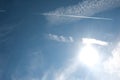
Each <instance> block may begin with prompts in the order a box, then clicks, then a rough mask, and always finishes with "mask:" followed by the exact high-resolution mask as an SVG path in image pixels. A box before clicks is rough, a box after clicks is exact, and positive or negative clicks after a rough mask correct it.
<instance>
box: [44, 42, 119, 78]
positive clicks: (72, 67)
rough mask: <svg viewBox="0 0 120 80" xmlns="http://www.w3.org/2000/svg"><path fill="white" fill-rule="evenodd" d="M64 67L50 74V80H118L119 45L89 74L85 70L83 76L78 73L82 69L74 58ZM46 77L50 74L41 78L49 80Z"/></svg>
mask: <svg viewBox="0 0 120 80" xmlns="http://www.w3.org/2000/svg"><path fill="white" fill-rule="evenodd" d="M95 41H96V40H95ZM66 65H67V66H66ZM66 65H65V66H62V68H60V69H59V70H56V71H55V72H54V73H52V72H50V73H51V74H53V75H52V76H53V77H52V79H50V80H90V79H91V78H92V80H120V43H118V45H117V46H116V47H115V48H114V50H113V51H112V55H111V56H108V58H107V59H106V60H105V61H102V62H101V64H100V65H99V66H96V68H94V69H92V70H90V72H89V70H88V69H87V72H86V73H85V75H83V76H82V74H81V71H80V72H79V70H80V69H83V68H82V66H81V65H80V63H79V62H78V61H76V58H74V59H72V60H70V63H68V62H67V63H66ZM76 73H77V74H80V75H81V77H76V76H75V75H76ZM46 75H47V76H46ZM48 75H50V74H48V73H46V74H45V75H44V76H43V80H49V76H48ZM44 77H45V78H44Z"/></svg>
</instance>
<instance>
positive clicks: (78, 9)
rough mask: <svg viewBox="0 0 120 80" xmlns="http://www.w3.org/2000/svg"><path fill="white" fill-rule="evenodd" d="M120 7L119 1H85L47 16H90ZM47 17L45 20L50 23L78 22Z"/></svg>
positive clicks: (70, 19) (64, 18) (60, 17)
mask: <svg viewBox="0 0 120 80" xmlns="http://www.w3.org/2000/svg"><path fill="white" fill-rule="evenodd" d="M119 6H120V0H85V1H83V2H79V3H78V4H76V5H74V6H68V7H61V8H59V9H56V10H54V11H50V12H48V13H47V14H54V15H76V16H92V15H94V14H96V13H99V12H103V11H105V10H110V9H113V8H116V7H119ZM54 15H53V16H52V15H51V16H49V15H47V16H46V18H47V19H48V21H49V22H50V23H57V22H58V21H59V22H63V21H73V20H78V18H77V19H75V18H68V17H67V18H66V17H64V16H63V17H62V16H54Z"/></svg>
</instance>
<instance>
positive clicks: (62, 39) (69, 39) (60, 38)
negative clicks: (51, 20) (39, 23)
mask: <svg viewBox="0 0 120 80" xmlns="http://www.w3.org/2000/svg"><path fill="white" fill-rule="evenodd" d="M48 37H49V38H50V39H51V40H55V41H58V42H74V40H73V38H72V37H71V36H69V37H64V36H58V35H54V34H48Z"/></svg>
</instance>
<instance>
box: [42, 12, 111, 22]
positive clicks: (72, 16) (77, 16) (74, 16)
mask: <svg viewBox="0 0 120 80" xmlns="http://www.w3.org/2000/svg"><path fill="white" fill-rule="evenodd" d="M42 15H47V16H59V17H71V18H85V19H100V20H112V19H111V18H103V17H89V16H79V15H63V14H62V15H61V14H49V13H44V14H42Z"/></svg>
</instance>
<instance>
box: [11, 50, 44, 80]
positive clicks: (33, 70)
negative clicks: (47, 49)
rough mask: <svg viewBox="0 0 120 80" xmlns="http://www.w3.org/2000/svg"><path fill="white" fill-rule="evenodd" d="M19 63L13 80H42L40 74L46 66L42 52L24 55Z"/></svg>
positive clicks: (12, 77)
mask: <svg viewBox="0 0 120 80" xmlns="http://www.w3.org/2000/svg"><path fill="white" fill-rule="evenodd" d="M24 56H26V57H22V61H21V62H19V64H18V66H17V68H16V69H15V72H14V73H13V74H12V76H11V80H40V76H41V75H40V74H41V73H40V72H41V70H42V68H43V65H44V58H43V55H42V53H41V52H33V53H31V52H30V53H28V54H27V55H24Z"/></svg>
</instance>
